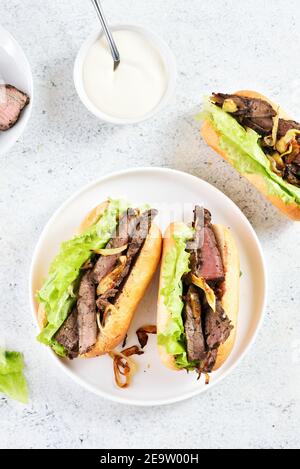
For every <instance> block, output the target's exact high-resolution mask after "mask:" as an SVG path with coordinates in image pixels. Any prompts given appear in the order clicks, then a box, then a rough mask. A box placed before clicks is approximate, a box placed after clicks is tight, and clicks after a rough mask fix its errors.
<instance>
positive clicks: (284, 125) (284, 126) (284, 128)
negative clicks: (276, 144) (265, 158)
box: [277, 119, 300, 139]
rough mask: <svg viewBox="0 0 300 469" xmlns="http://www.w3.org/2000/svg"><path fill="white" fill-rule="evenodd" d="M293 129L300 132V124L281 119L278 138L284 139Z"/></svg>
mask: <svg viewBox="0 0 300 469" xmlns="http://www.w3.org/2000/svg"><path fill="white" fill-rule="evenodd" d="M292 129H297V130H300V124H299V123H298V122H295V121H292V120H285V119H279V121H278V130H277V138H278V139H279V138H282V137H284V136H285V134H286V133H287V132H288V131H289V130H292Z"/></svg>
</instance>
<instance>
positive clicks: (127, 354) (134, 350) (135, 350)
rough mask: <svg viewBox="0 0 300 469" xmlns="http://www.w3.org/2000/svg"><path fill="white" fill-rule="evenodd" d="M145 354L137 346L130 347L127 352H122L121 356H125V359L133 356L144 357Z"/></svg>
mask: <svg viewBox="0 0 300 469" xmlns="http://www.w3.org/2000/svg"><path fill="white" fill-rule="evenodd" d="M143 353H144V352H143V350H141V349H140V348H139V347H138V346H137V345H133V346H132V347H128V348H126V349H125V350H122V352H121V354H122V355H125V357H131V356H132V355H143Z"/></svg>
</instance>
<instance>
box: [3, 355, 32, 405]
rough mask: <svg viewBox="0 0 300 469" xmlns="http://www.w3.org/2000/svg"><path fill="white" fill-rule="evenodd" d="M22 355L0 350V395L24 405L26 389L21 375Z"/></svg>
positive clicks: (26, 400) (26, 395)
mask: <svg viewBox="0 0 300 469" xmlns="http://www.w3.org/2000/svg"><path fill="white" fill-rule="evenodd" d="M23 369H24V360H23V355H22V354H21V353H18V352H7V351H4V350H0V393H4V394H6V395H7V396H9V397H11V398H12V399H15V400H16V401H19V402H22V403H23V404H26V403H27V402H28V388H27V383H26V379H25V377H24V374H23Z"/></svg>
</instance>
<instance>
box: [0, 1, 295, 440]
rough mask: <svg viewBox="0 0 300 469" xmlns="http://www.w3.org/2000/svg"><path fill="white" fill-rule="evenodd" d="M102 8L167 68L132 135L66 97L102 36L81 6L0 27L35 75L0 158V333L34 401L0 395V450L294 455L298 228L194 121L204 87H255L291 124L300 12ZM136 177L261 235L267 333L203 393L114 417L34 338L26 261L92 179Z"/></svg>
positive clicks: (211, 5) (209, 6)
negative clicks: (194, 187) (168, 55)
mask: <svg viewBox="0 0 300 469" xmlns="http://www.w3.org/2000/svg"><path fill="white" fill-rule="evenodd" d="M103 3H104V6H105V7H106V10H107V12H108V14H109V16H110V19H111V20H112V21H113V22H127V23H140V24H143V25H144V26H147V27H150V28H152V29H153V30H155V31H156V32H157V33H159V34H160V35H161V36H162V37H163V38H165V39H166V40H167V41H168V43H169V44H170V46H171V47H172V49H173V51H174V53H175V55H176V57H177V62H178V68H179V76H178V86H177V94H176V97H174V99H173V101H172V103H171V104H170V106H169V107H168V109H167V110H166V111H165V112H163V113H162V114H160V115H158V116H157V117H155V118H154V119H152V120H151V121H149V122H145V123H143V124H141V125H138V126H135V127H126V128H114V127H110V126H105V125H101V124H99V122H97V120H96V119H95V118H94V117H93V116H91V115H90V114H89V113H88V112H87V111H86V110H85V108H83V106H82V105H81V103H80V101H79V99H78V97H77V95H76V92H75V89H74V86H73V82H72V68H73V62H74V58H75V55H76V52H77V50H78V48H79V46H80V45H81V43H82V41H83V40H84V39H85V37H86V36H87V35H88V33H89V31H90V29H93V28H95V26H96V18H95V16H94V14H93V10H92V7H91V5H90V3H89V1H86V2H82V1H80V0H72V1H69V2H66V1H65V2H61V1H58V0H52V1H51V2H44V1H43V0H24V1H21V0H2V1H1V6H0V11H1V14H0V21H1V23H2V25H3V26H4V27H6V28H7V29H8V30H9V31H10V32H11V33H12V34H13V35H14V36H15V37H16V39H17V40H18V41H19V42H20V43H21V44H22V46H23V47H24V49H25V51H26V53H27V55H28V58H29V61H30V63H31V65H32V70H33V74H34V82H35V102H34V109H33V114H32V118H31V121H30V123H29V125H28V127H27V129H26V131H25V134H24V136H23V137H22V138H21V140H20V141H19V142H18V143H17V144H16V145H15V147H14V148H13V149H12V151H10V152H9V153H8V154H7V155H5V156H2V157H1V158H0V220H1V222H0V250H1V272H0V288H1V299H0V305H1V307H0V324H1V326H0V327H1V333H0V334H1V336H5V338H6V340H7V343H8V345H9V346H10V347H12V348H15V349H19V350H22V351H23V352H24V353H25V357H26V364H27V369H26V374H27V377H28V380H29V385H30V395H31V401H30V404H29V405H28V406H27V407H22V406H20V405H19V404H16V403H14V402H11V401H7V400H6V399H5V398H3V397H1V398H0V422H1V425H0V447H1V448H3V447H4V448H5V447H6V448H13V447H20V448H32V447H33V448H36V447H49V448H61V447H68V448H114V447H120V446H121V447H125V448H138V447H144V448H168V447H169V448H204V447H218V448H219V447H225V448H228V447H234V448H240V447H250V448H254V447H260V448H263V447H284V448H294V447H298V446H299V444H300V435H299V419H300V403H299V398H300V319H299V303H300V302H299V298H298V294H299V282H300V241H299V240H300V224H293V223H291V222H289V221H288V220H286V219H285V218H284V217H283V216H281V215H280V214H279V213H278V212H277V211H276V210H275V209H274V208H273V207H272V206H270V205H269V203H267V202H265V201H264V200H263V199H262V197H261V196H260V195H259V194H258V193H257V191H256V190H255V189H253V188H252V187H251V186H250V185H249V184H248V183H247V182H246V181H245V180H242V179H241V178H240V177H239V176H238V175H237V174H236V173H235V172H234V171H233V170H232V169H231V168H230V167H229V166H227V164H226V163H225V162H223V161H221V160H220V159H219V158H218V157H217V156H216V155H215V154H214V153H213V152H212V151H211V150H209V149H208V148H207V147H206V146H205V144H204V143H203V142H202V141H201V139H200V137H199V135H198V129H197V124H196V123H195V121H194V119H193V116H194V114H195V113H196V112H197V111H198V109H199V103H200V101H201V99H202V96H203V95H205V94H208V93H210V91H212V90H224V91H227V90H229V91H230V90H232V91H234V90H235V89H243V88H244V89H245V88H250V89H251V88H252V89H257V90H260V91H261V92H264V93H266V94H267V95H269V96H272V97H273V98H274V99H275V100H276V101H277V102H278V103H281V104H282V106H283V107H285V108H286V109H287V110H289V111H290V113H291V114H292V115H294V117H297V118H298V119H300V111H299V109H300V92H299V90H300V79H299V76H300V64H299V60H298V55H299V41H300V17H299V14H298V11H299V4H298V2H297V1H296V0H293V1H292V0H290V1H289V2H288V5H287V2H285V1H284V0H277V1H276V2H272V6H271V2H270V1H262V0H257V1H254V0H249V1H247V2H246V1H244V2H230V1H221V0H215V1H214V2H211V1H208V0H202V1H199V0H189V1H188V2H186V1H185V2H182V1H181V0H164V2H162V1H160V0H152V1H151V2H148V1H140V0H139V1H138V0H119V1H118V2H109V1H108V0H106V1H104V2H103ZM233 5H234V6H233ZM136 166H167V167H171V168H177V169H180V170H183V171H187V172H190V173H192V174H195V175H198V176H200V177H202V178H203V179H205V180H207V181H208V182H210V183H211V184H213V185H215V186H216V187H218V188H219V189H221V190H222V191H223V192H224V193H225V194H227V195H228V196H229V197H231V198H232V200H234V202H235V203H236V204H237V205H238V206H239V207H240V208H241V209H242V211H243V212H244V213H245V214H246V216H247V217H248V218H249V220H250V221H251V222H252V224H253V226H254V228H255V230H256V232H257V233H258V236H259V238H260V240H261V242H262V245H263V248H264V251H265V256H266V261H267V265H268V270H269V277H270V278H269V281H270V293H269V299H268V306H267V311H266V318H265V322H264V325H263V327H262V329H261V332H260V334H259V337H258V339H257V341H256V344H255V346H254V347H253V348H252V350H251V351H250V353H249V354H248V355H247V357H246V358H245V359H244V361H243V363H242V364H241V365H240V366H239V367H238V368H237V369H236V370H235V371H234V373H233V374H232V375H231V376H230V377H228V378H227V379H226V380H225V381H223V382H222V383H221V384H220V385H219V386H217V387H216V388H214V389H212V390H211V391H208V392H207V393H206V394H204V395H202V396H199V397H198V398H193V399H192V400H189V401H187V402H184V403H181V404H178V405H172V406H168V407H164V408H149V409H142V408H134V407H124V406H121V405H118V404H113V403H110V402H108V401H105V400H102V399H100V398H98V397H96V396H94V395H92V394H89V393H88V392H86V391H85V390H83V389H81V388H80V387H79V386H78V385H77V384H74V383H73V382H72V381H71V380H70V379H69V378H68V377H67V376H65V375H64V374H63V373H62V372H61V371H60V370H58V369H57V368H56V366H55V363H54V362H53V361H52V360H51V358H50V357H49V355H48V352H47V350H46V349H45V348H43V347H42V346H40V345H39V344H38V343H37V342H36V341H35V338H34V337H35V326H34V324H33V320H32V317H31V313H30V309H29V304H28V271H29V265H30V261H31V256H32V252H33V249H34V246H35V244H36V242H37V240H38V237H39V234H40V233H41V230H42V228H43V226H44V224H45V223H46V221H47V220H48V218H49V217H50V215H51V214H52V213H53V211H54V210H55V209H56V208H57V207H58V206H59V205H60V204H61V203H62V202H63V201H64V200H65V199H66V198H67V197H69V196H70V195H71V194H72V192H74V190H75V189H76V188H78V187H80V186H82V185H84V184H86V183H88V182H89V181H91V180H92V179H94V178H95V177H97V176H101V175H104V174H107V173H109V172H110V171H112V170H115V169H124V168H130V167H136ZM253 294H255V292H253Z"/></svg>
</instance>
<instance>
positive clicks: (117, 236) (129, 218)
mask: <svg viewBox="0 0 300 469" xmlns="http://www.w3.org/2000/svg"><path fill="white" fill-rule="evenodd" d="M135 220H136V211H135V210H132V209H129V210H128V211H127V212H126V213H125V214H124V215H123V216H122V217H121V218H120V221H119V224H118V227H117V229H116V230H115V232H114V234H113V236H112V238H111V240H110V241H109V242H108V244H107V245H106V248H107V249H114V248H119V247H122V246H124V245H126V244H128V241H129V238H130V235H131V233H132V230H133V228H134V226H135ZM120 256H121V254H116V255H113V256H100V257H99V259H98V261H97V262H96V265H95V267H94V270H93V274H92V276H93V280H94V282H95V283H99V282H100V281H101V280H102V279H103V278H104V277H105V276H106V275H107V274H108V273H109V272H111V270H112V269H113V267H114V265H115V264H116V262H117V260H118V258H119V257H120Z"/></svg>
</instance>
